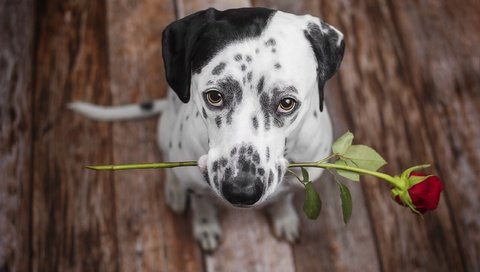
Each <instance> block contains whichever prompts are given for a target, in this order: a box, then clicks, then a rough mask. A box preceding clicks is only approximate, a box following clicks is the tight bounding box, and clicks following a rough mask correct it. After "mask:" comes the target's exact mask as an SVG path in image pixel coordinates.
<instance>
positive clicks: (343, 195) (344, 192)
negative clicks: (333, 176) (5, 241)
mask: <svg viewBox="0 0 480 272" xmlns="http://www.w3.org/2000/svg"><path fill="white" fill-rule="evenodd" d="M338 188H339V189H340V199H341V200H342V213H343V222H345V225H346V224H347V223H348V221H349V220H350V217H351V216H352V195H351V194H350V190H349V189H348V187H347V186H345V185H343V184H342V183H340V182H338Z"/></svg>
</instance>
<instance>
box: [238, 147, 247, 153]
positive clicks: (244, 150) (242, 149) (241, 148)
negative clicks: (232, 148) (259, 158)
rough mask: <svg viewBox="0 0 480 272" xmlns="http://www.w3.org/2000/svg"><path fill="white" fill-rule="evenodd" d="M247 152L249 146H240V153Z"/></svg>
mask: <svg viewBox="0 0 480 272" xmlns="http://www.w3.org/2000/svg"><path fill="white" fill-rule="evenodd" d="M245 152H247V148H246V147H245V146H242V147H240V155H243V154H245Z"/></svg>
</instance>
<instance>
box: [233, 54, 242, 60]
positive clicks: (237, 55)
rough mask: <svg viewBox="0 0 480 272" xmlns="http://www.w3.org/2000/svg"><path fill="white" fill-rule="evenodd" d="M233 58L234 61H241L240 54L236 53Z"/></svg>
mask: <svg viewBox="0 0 480 272" xmlns="http://www.w3.org/2000/svg"><path fill="white" fill-rule="evenodd" d="M233 59H234V60H235V61H241V60H242V55H241V54H236V55H235V56H234V57H233Z"/></svg>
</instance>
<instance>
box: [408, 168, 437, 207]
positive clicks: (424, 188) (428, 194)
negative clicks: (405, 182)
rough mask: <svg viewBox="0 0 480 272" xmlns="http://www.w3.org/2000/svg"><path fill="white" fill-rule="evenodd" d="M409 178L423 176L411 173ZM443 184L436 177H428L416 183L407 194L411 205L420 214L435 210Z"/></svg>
mask: <svg viewBox="0 0 480 272" xmlns="http://www.w3.org/2000/svg"><path fill="white" fill-rule="evenodd" d="M410 176H425V175H423V174H420V173H412V174H411V175H410ZM442 190H443V183H442V181H441V180H440V179H439V178H438V177H437V176H430V177H429V178H427V179H425V180H424V181H422V182H420V183H417V184H415V185H413V186H412V187H410V189H408V194H409V195H410V198H411V199H412V202H413V205H414V206H415V208H417V210H418V211H419V212H421V213H425V212H427V211H429V210H434V209H436V208H437V205H438V201H439V200H440V193H441V192H442Z"/></svg>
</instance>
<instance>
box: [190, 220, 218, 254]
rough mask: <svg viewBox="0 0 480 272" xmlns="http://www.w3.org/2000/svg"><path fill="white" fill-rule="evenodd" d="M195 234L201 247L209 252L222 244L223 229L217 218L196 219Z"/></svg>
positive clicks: (194, 224) (194, 223)
mask: <svg viewBox="0 0 480 272" xmlns="http://www.w3.org/2000/svg"><path fill="white" fill-rule="evenodd" d="M193 234H194V236H195V239H196V240H197V241H198V243H199V244H200V247H201V248H202V249H203V250H204V251H205V252H207V253H211V252H213V251H214V250H215V249H217V247H218V245H219V244H220V238H221V235H222V230H221V228H220V225H219V223H218V221H217V220H216V219H213V218H202V219H200V220H194V222H193Z"/></svg>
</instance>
